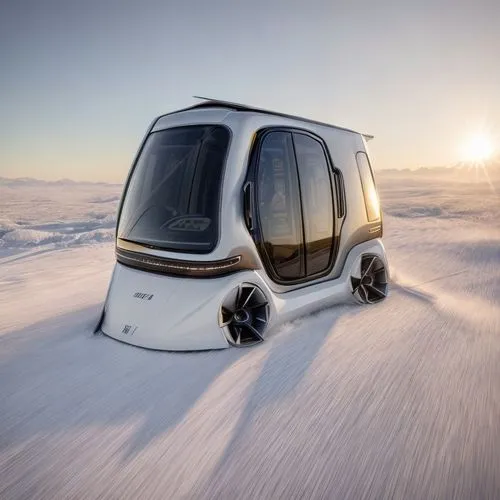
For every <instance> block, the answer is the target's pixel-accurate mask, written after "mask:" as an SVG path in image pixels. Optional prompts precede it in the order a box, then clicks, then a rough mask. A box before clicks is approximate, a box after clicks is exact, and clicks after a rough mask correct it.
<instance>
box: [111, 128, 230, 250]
mask: <svg viewBox="0 0 500 500" xmlns="http://www.w3.org/2000/svg"><path fill="white" fill-rule="evenodd" d="M229 139H230V134H229V131H228V129H227V128H225V127H223V126H220V125H196V126H188V127H177V128H171V129H167V130H162V131H159V132H153V133H152V134H151V135H150V136H149V137H148V138H147V140H146V143H145V145H144V148H143V150H142V153H141V155H140V157H139V160H138V162H137V164H136V166H135V169H134V171H133V173H132V177H131V179H130V182H129V185H128V188H127V192H126V194H125V199H124V203H123V207H122V211H121V215H120V221H119V225H118V238H121V239H124V240H127V241H132V242H135V243H140V244H144V245H147V246H151V247H156V248H162V249H168V250H172V251H179V252H184V251H185V252H197V253H208V252H210V251H212V250H213V249H214V247H215V245H216V244H217V239H218V220H219V208H220V206H219V205H220V194H221V183H222V174H223V168H224V163H225V159H226V154H227V150H228V146H229Z"/></svg>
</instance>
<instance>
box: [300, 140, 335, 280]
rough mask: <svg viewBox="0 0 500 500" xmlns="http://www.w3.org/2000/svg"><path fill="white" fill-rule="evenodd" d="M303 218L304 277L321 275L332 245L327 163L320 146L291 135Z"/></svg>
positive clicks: (331, 211) (329, 185) (328, 258)
mask: <svg viewBox="0 0 500 500" xmlns="http://www.w3.org/2000/svg"><path fill="white" fill-rule="evenodd" d="M293 140H294V145H295V154H296V157H297V165H298V170H299V181H300V194H301V197H302V213H303V218H304V234H305V243H306V255H307V262H306V269H307V275H308V276H310V275H313V274H317V273H320V272H322V271H324V270H325V269H326V268H327V267H328V264H329V262H330V255H331V252H332V243H333V230H334V227H333V220H334V219H333V196H332V185H331V182H330V174H329V171H328V170H329V167H328V162H327V159H326V157H325V152H324V150H323V147H322V145H321V144H320V143H319V142H318V141H317V140H315V139H313V138H312V137H310V136H308V135H305V134H300V133H294V134H293Z"/></svg>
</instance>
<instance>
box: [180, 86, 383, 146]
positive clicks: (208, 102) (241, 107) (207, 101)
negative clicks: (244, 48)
mask: <svg viewBox="0 0 500 500" xmlns="http://www.w3.org/2000/svg"><path fill="white" fill-rule="evenodd" d="M193 98H194V99H200V100H201V101H204V102H202V103H200V104H195V105H194V106H191V107H190V108H187V109H196V108H201V107H206V106H222V107H225V108H231V109H234V110H238V111H254V112H256V113H266V114H271V115H275V116H282V117H283V118H291V119H294V120H302V121H305V122H309V123H315V124H316V125H323V126H326V127H333V128H336V129H340V130H345V131H346V132H354V133H355V134H358V133H359V132H356V131H355V130H351V129H348V128H345V127H339V126H337V125H332V124H331V123H325V122H320V121H317V120H311V119H309V118H304V117H303V116H296V115H289V114H286V113H280V112H278V111H271V110H268V109H262V108H256V107H254V106H248V105H247V104H240V103H237V102H231V101H223V100H220V99H212V98H211V97H202V96H197V95H194V96H193ZM181 111H186V110H181ZM361 135H362V136H363V137H364V138H365V140H366V141H370V140H371V139H373V138H374V136H373V135H368V134H361Z"/></svg>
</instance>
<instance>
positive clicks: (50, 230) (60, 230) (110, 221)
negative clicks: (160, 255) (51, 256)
mask: <svg viewBox="0 0 500 500" xmlns="http://www.w3.org/2000/svg"><path fill="white" fill-rule="evenodd" d="M115 224H116V218H115V217H114V216H112V215H106V214H98V217H97V218H94V219H93V220H88V221H64V222H53V223H48V224H32V225H20V224H16V223H15V222H12V221H10V220H8V219H1V220H0V247H3V248H33V247H38V246H43V245H49V244H51V245H55V246H56V247H69V246H74V245H91V244H96V243H105V242H108V241H113V239H114V227H115Z"/></svg>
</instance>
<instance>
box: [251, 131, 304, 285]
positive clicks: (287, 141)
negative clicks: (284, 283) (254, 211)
mask: <svg viewBox="0 0 500 500" xmlns="http://www.w3.org/2000/svg"><path fill="white" fill-rule="evenodd" d="M257 203H258V210H259V220H260V227H261V231H262V237H263V240H264V245H265V249H266V253H267V255H268V256H269V260H270V262H271V265H272V266H273V268H274V270H275V272H276V274H277V275H278V276H279V277H280V278H282V279H290V280H292V279H297V278H300V277H303V276H304V275H305V272H304V255H303V241H302V240H303V234H302V221H301V212H300V196H299V188H298V182H297V168H296V165H295V158H294V154H293V145H292V135H291V134H290V133H287V132H272V133H270V134H268V135H266V136H265V138H264V140H263V141H262V144H261V149H260V157H259V165H258V189H257Z"/></svg>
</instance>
